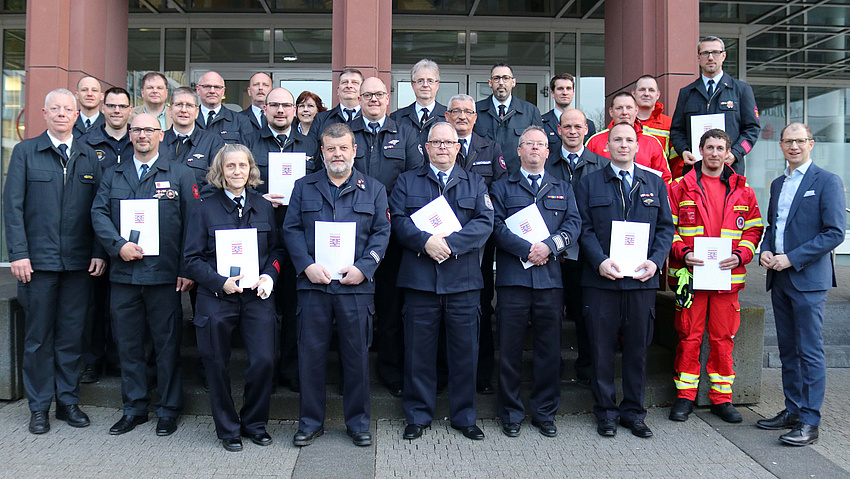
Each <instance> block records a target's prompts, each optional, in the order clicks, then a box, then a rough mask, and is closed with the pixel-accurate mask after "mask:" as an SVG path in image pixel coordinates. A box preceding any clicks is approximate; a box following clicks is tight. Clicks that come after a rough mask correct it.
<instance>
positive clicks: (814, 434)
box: [779, 422, 818, 446]
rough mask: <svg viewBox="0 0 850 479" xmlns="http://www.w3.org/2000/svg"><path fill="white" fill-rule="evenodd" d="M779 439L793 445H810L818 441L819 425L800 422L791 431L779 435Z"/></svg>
mask: <svg viewBox="0 0 850 479" xmlns="http://www.w3.org/2000/svg"><path fill="white" fill-rule="evenodd" d="M779 440H780V441H782V442H784V443H785V444H789V445H791V446H808V445H809V444H814V443H816V442H818V427H817V426H810V425H808V424H804V423H802V422H798V423H797V425H796V426H794V429H791V432H788V433H785V434H783V435H781V436H779Z"/></svg>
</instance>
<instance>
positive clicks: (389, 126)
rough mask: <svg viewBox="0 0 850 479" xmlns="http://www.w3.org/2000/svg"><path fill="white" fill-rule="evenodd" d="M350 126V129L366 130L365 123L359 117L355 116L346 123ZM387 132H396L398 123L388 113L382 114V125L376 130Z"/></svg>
mask: <svg viewBox="0 0 850 479" xmlns="http://www.w3.org/2000/svg"><path fill="white" fill-rule="evenodd" d="M348 126H350V127H351V131H366V124H365V122H364V120H363V119H362V118H361V117H357V118H355V119H354V121H352V122H351V123H349V124H348ZM384 131H386V132H388V133H398V125H397V124H396V122H395V121H393V119H392V118H390V116H389V115H386V116H384V126H382V127H381V129H380V130H378V132H379V133H380V132H384Z"/></svg>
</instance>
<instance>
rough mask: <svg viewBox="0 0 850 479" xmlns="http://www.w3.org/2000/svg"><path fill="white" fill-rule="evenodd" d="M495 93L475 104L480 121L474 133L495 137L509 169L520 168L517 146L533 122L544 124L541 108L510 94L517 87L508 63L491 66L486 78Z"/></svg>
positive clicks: (539, 124)
mask: <svg viewBox="0 0 850 479" xmlns="http://www.w3.org/2000/svg"><path fill="white" fill-rule="evenodd" d="M487 83H488V84H489V85H490V88H491V89H492V90H493V93H492V94H491V95H490V96H488V97H487V98H485V99H483V100H481V101H479V102H477V103H476V104H475V108H476V110H478V122H476V123H475V133H478V134H479V135H481V136H483V137H484V138H487V139H488V140H493V141H495V142H496V143H498V144H499V146H501V147H502V154H503V155H504V156H505V163H506V165H507V168H508V172H509V173H516V172H517V171H519V156H517V153H516V146H517V143H518V142H519V137H520V135H521V134H522V132H523V131H524V130H525V129H526V128H528V127H529V126H531V125H537V126H540V127H542V126H543V120H542V119H541V117H540V110H538V109H537V107H536V106H534V105H532V104H531V103H529V102H527V101H525V100H522V99H519V98H517V97H515V96H513V95H512V94H511V92H512V91H513V89H514V87H516V78H515V77H514V71H513V68H511V66H510V65H508V64H507V63H497V64H496V65H494V66H493V68H491V69H490V79H489V80H487Z"/></svg>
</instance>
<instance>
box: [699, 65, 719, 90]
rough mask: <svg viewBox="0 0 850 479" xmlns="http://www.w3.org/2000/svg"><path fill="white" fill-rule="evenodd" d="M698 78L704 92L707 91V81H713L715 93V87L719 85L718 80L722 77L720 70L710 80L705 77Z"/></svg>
mask: <svg viewBox="0 0 850 479" xmlns="http://www.w3.org/2000/svg"><path fill="white" fill-rule="evenodd" d="M700 77H701V78H702V86H704V87H705V91H708V80H714V91H717V87H718V85H720V78H721V77H723V70H720V71H719V72H717V75H714V76H713V77H711V78H709V77H707V76H705V75H700Z"/></svg>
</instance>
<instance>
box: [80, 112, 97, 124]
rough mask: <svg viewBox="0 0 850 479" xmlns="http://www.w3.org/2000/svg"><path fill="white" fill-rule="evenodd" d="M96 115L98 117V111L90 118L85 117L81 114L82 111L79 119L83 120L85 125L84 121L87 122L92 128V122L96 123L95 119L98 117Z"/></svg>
mask: <svg viewBox="0 0 850 479" xmlns="http://www.w3.org/2000/svg"><path fill="white" fill-rule="evenodd" d="M98 115H100V112H99V111H96V112H94V115H92V116H86V115H85V114H84V113H83V110H80V119H81V120H83V124H85V123H86V120H88V121H89V122H90V123H91V125H92V126H94V122H96V121H97V117H98Z"/></svg>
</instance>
